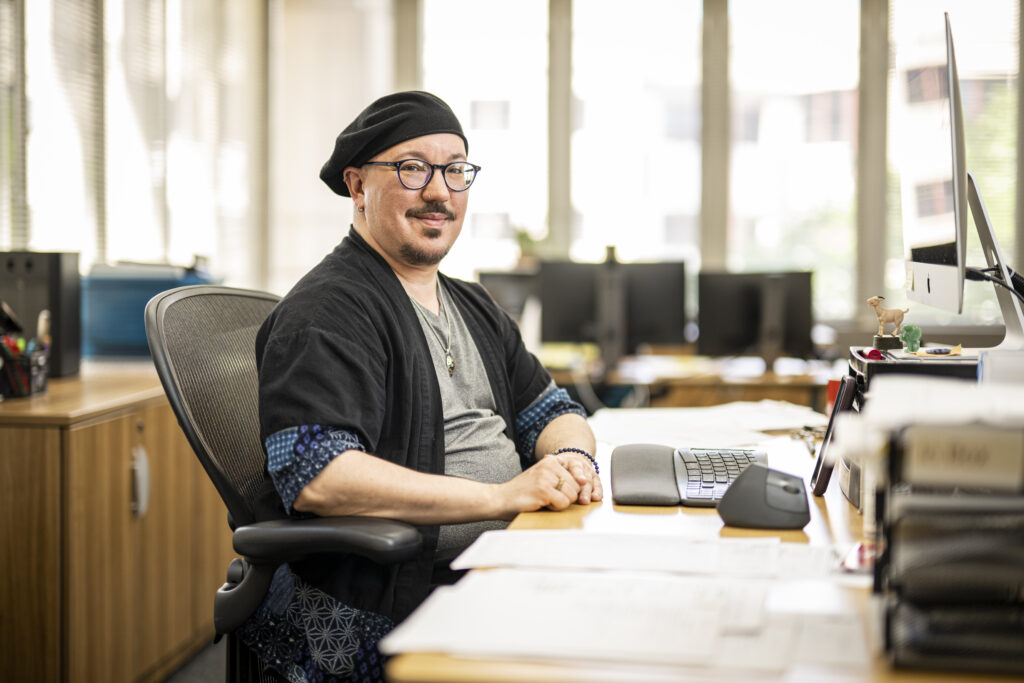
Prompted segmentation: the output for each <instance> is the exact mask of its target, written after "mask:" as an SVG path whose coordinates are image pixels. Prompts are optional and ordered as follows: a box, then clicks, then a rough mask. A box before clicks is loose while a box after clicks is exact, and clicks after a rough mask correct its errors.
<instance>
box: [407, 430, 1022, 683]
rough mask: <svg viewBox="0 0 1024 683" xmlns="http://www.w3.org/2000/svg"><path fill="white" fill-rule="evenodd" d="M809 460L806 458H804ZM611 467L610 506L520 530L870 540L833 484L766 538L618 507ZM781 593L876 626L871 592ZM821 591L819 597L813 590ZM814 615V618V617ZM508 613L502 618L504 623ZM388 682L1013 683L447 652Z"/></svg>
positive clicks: (789, 463)
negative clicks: (807, 516)
mask: <svg viewBox="0 0 1024 683" xmlns="http://www.w3.org/2000/svg"><path fill="white" fill-rule="evenodd" d="M609 451H610V447H608V448H605V447H604V446H602V448H601V453H602V456H603V457H602V458H601V460H603V461H604V464H605V465H606V463H607V458H608V452H609ZM801 453H802V455H801ZM769 460H770V462H771V464H772V466H773V467H778V468H780V469H784V470H788V471H791V472H794V473H799V474H802V475H803V476H804V477H805V480H806V479H807V478H809V475H810V471H811V469H812V466H813V459H811V458H809V457H807V452H806V449H803V446H802V445H801V446H799V447H795V448H793V449H788V450H787V453H786V455H785V457H782V458H777V457H775V453H774V452H769ZM609 469H610V468H609V467H607V466H603V467H602V470H601V476H602V483H604V485H605V491H606V495H607V500H606V501H605V502H602V503H598V504H593V505H590V506H572V507H571V508H569V509H568V510H566V511H564V512H534V513H528V514H521V515H519V516H518V517H517V518H516V520H515V521H514V522H513V523H512V525H511V527H510V528H513V529H579V530H581V532H582V533H589V532H620V533H630V532H639V531H643V532H648V533H649V532H653V531H658V532H662V531H664V532H674V533H679V534H686V535H691V536H692V535H696V536H707V537H723V538H724V537H759V536H765V535H768V536H774V537H779V538H781V539H782V540H783V541H787V542H796V543H812V544H829V543H835V544H836V545H837V546H838V547H840V548H845V547H851V546H852V545H853V544H854V543H855V542H857V541H859V539H860V538H861V537H862V528H863V523H862V518H861V517H860V515H859V514H858V512H857V510H856V509H855V508H854V507H853V506H851V505H850V504H849V503H848V502H847V501H846V499H845V498H843V496H842V493H841V492H840V491H839V487H838V486H836V485H835V483H833V485H832V486H830V487H829V490H828V491H827V492H826V495H825V496H824V497H823V498H814V497H812V504H811V521H810V522H809V523H808V524H807V526H806V527H804V529H803V530H800V531H782V532H761V531H752V530H744V529H735V528H731V527H726V526H724V525H723V524H722V521H721V519H720V518H719V517H718V515H717V513H716V512H715V511H714V510H710V509H700V508H682V507H672V508H665V507H628V506H617V505H614V504H613V503H612V502H611V496H610V494H608V491H610V488H609V481H608V480H609ZM780 584H781V585H780V587H779V590H780V591H782V592H783V595H784V596H785V599H786V601H787V604H789V602H790V601H792V602H794V603H805V604H807V605H808V606H809V607H817V608H823V607H826V608H829V609H831V610H833V611H841V612H856V613H859V614H861V615H863V616H864V624H865V626H867V625H868V617H867V613H868V598H869V589H868V588H866V587H850V586H843V585H841V584H840V583H838V582H832V581H814V582H805V581H782V582H780ZM809 588H813V590H809ZM809 611H814V610H813V609H812V610H809ZM500 616H501V615H500V614H497V615H495V618H500ZM566 628H586V619H585V617H584V618H576V617H575V616H567V617H566ZM869 643H870V640H869ZM387 674H388V679H389V680H390V681H392V682H393V683H460V682H469V681H473V682H482V681H496V682H501V683H518V682H520V681H531V682H550V683H555V682H565V681H577V682H580V683H583V682H587V683H590V682H593V681H617V682H618V681H621V682H626V681H629V682H630V683H633V682H640V681H646V682H654V681H658V682H664V683H667V682H669V681H680V680H683V681H688V680H700V681H706V680H716V681H718V680H722V681H724V680H747V679H757V680H765V679H768V680H784V681H815V682H817V681H890V680H892V681H900V682H917V681H922V682H923V681H954V680H956V681H967V680H970V681H978V680H991V681H1005V680H1006V679H1005V678H1001V677H984V676H977V675H956V674H937V673H934V672H908V671H894V670H891V669H889V667H888V666H887V664H886V663H885V661H884V660H883V659H882V658H881V657H877V658H876V659H875V660H874V661H873V662H872V663H871V666H870V668H869V669H868V670H866V671H861V672H845V671H837V670H836V669H835V668H825V667H821V666H812V665H800V666H791V667H789V668H788V669H787V670H786V671H785V672H783V674H782V675H780V676H778V677H775V676H770V675H765V674H759V673H756V672H752V671H742V670H732V671H725V672H723V671H714V670H710V669H700V668H691V669H686V670H683V669H679V668H670V667H662V666H655V665H650V666H631V665H629V664H614V663H612V664H609V663H607V662H596V663H592V664H591V663H572V664H565V663H563V664H558V663H550V662H541V661H530V660H504V661H502V660H482V659H463V658H457V657H453V656H448V655H444V654H439V653H426V652H424V653H409V654H403V655H400V656H397V657H395V658H393V659H392V660H390V662H389V663H388V667H387Z"/></svg>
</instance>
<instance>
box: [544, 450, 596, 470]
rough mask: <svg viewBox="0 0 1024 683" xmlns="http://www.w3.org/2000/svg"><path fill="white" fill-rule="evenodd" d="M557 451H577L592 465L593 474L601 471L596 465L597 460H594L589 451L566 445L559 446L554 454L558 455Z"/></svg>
mask: <svg viewBox="0 0 1024 683" xmlns="http://www.w3.org/2000/svg"><path fill="white" fill-rule="evenodd" d="M559 453H579V454H580V455H582V456H584V457H585V458H586V459H587V460H589V461H590V464H591V465H593V466H594V474H600V473H601V470H600V469H599V468H598V466H597V461H596V460H594V456H592V455H591V454H590V453H587V452H586V451H585V450H583V449H582V448H576V447H574V446H567V447H565V448H559V449H558V450H557V451H555V455H558V454H559Z"/></svg>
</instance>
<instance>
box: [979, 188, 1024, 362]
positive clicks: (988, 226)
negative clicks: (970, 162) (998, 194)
mask: <svg viewBox="0 0 1024 683" xmlns="http://www.w3.org/2000/svg"><path fill="white" fill-rule="evenodd" d="M967 201H968V203H969V204H970V206H971V215H972V216H974V227H976V228H977V229H978V237H979V238H980V239H981V248H982V250H983V251H984V252H985V260H986V261H987V262H988V265H989V267H990V268H997V269H998V271H999V273H998V274H997V277H1000V278H1001V279H1002V281H1003V282H1005V283H1006V284H1007V285H1008V286H1010V287H1012V286H1013V281H1012V280H1011V279H1010V272H1009V269H1008V268H1007V267H1006V259H1005V258H1003V252H1002V250H1001V249H1000V248H999V241H998V240H997V239H996V233H995V231H994V230H993V229H992V222H991V221H990V220H989V219H988V211H986V210H985V203H984V202H983V201H982V200H981V194H980V193H979V192H978V185H977V183H976V182H975V180H974V176H973V175H971V173H970V172H968V173H967ZM992 286H993V287H995V290H996V299H998V300H999V309H1000V311H1001V312H1002V314H1003V323H1004V324H1005V325H1006V335H1005V336H1004V337H1003V341H1002V342H1001V343H1000V344H999V345H997V346H995V347H994V348H997V349H1001V350H1007V351H1024V309H1022V308H1021V302H1020V299H1018V298H1017V297H1015V296H1014V295H1013V294H1012V293H1011V292H1009V291H1007V289H1006V288H1005V287H1000V286H999V285H997V284H995V283H993V284H992Z"/></svg>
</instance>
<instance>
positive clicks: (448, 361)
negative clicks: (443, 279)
mask: <svg viewBox="0 0 1024 683" xmlns="http://www.w3.org/2000/svg"><path fill="white" fill-rule="evenodd" d="M437 305H438V308H439V309H440V311H439V312H440V315H442V316H443V317H444V322H445V326H446V327H447V329H448V341H447V342H444V341H442V340H441V335H439V334H438V333H437V330H435V329H434V326H433V325H431V324H430V321H429V320H426V318H424V320H425V321H426V323H427V327H428V328H430V331H431V332H432V333H433V334H434V338H435V339H437V343H438V344H440V345H441V348H442V349H444V365H445V367H446V368H448V376H449V377H451V376H452V375H454V374H455V357H454V356H452V321H451V319H450V318H449V317H448V311H446V310H444V298H443V297H442V296H441V285H440V284H438V286H437ZM417 310H418V309H417ZM421 315H422V314H421Z"/></svg>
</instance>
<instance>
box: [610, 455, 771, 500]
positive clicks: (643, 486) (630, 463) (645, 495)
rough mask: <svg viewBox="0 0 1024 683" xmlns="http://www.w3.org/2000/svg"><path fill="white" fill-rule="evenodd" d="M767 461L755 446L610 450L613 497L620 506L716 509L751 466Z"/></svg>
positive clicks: (765, 456)
mask: <svg viewBox="0 0 1024 683" xmlns="http://www.w3.org/2000/svg"><path fill="white" fill-rule="evenodd" d="M767 459H768V458H767V455H766V454H765V452H764V451H762V450H756V449H753V448H672V447H671V446H665V445H662V444H646V443H636V444H623V445H621V446H618V447H616V448H615V450H614V451H612V499H613V500H614V501H615V503H616V504H617V505H689V506H693V507H714V506H715V505H717V504H718V501H719V500H721V499H722V494H724V493H725V490H726V489H727V488H729V484H731V483H732V482H733V481H734V480H735V479H736V477H738V476H739V474H740V472H742V471H743V470H744V469H745V468H746V467H747V465H749V464H750V463H752V462H766V461H767Z"/></svg>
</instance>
